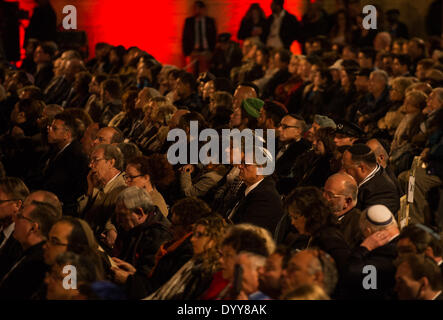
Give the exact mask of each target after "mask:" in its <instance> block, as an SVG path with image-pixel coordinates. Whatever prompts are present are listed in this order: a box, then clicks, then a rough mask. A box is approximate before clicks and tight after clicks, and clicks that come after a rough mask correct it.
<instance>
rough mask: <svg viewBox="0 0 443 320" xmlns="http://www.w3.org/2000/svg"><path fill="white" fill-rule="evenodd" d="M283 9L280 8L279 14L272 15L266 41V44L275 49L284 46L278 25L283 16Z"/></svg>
mask: <svg viewBox="0 0 443 320" xmlns="http://www.w3.org/2000/svg"><path fill="white" fill-rule="evenodd" d="M285 12H286V11H285V10H282V11H281V12H280V14H279V15H278V16H277V15H275V14H274V15H273V16H274V20H273V21H272V24H271V28H270V30H269V36H268V39H267V41H266V46H268V47H273V48H275V49H281V48H283V47H284V45H283V42H282V41H281V39H280V27H281V24H282V21H283V17H284V16H285Z"/></svg>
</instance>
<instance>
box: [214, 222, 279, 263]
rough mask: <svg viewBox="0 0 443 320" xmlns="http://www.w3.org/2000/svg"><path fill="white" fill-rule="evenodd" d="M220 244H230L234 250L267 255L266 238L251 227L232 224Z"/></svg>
mask: <svg viewBox="0 0 443 320" xmlns="http://www.w3.org/2000/svg"><path fill="white" fill-rule="evenodd" d="M222 246H230V247H232V249H234V250H235V252H237V253H240V252H241V251H248V252H251V253H255V254H258V255H261V256H264V257H267V256H269V254H270V253H271V252H269V250H268V246H267V243H266V239H265V238H264V237H262V236H261V235H259V234H258V233H257V232H256V231H254V230H253V229H246V228H242V227H238V226H232V227H231V228H230V229H229V232H228V234H227V235H226V237H225V238H224V239H223V242H222Z"/></svg>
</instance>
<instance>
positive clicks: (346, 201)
mask: <svg viewBox="0 0 443 320" xmlns="http://www.w3.org/2000/svg"><path fill="white" fill-rule="evenodd" d="M351 205H352V198H351V197H346V198H345V204H344V205H343V210H345V209H347V208H349V207H350V206H351Z"/></svg>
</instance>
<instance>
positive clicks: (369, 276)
mask: <svg viewBox="0 0 443 320" xmlns="http://www.w3.org/2000/svg"><path fill="white" fill-rule="evenodd" d="M360 229H361V232H362V233H363V236H364V237H365V238H366V239H365V240H364V241H363V242H362V243H361V245H360V247H358V248H356V249H354V250H353V251H352V253H351V255H350V257H349V260H348V266H347V270H346V272H345V273H344V277H345V279H344V288H345V289H344V290H346V293H345V295H346V298H349V299H377V300H389V299H392V298H393V296H394V292H393V290H394V285H395V266H394V260H395V259H396V257H397V249H396V245H397V241H398V236H399V234H400V231H399V229H398V225H397V222H396V220H395V217H394V215H393V214H392V212H391V211H389V209H388V208H387V207H385V206H384V205H378V204H377V205H374V206H371V207H369V208H367V209H366V210H364V211H363V212H362V215H361V218H360Z"/></svg>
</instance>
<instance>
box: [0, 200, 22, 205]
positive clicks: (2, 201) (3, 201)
mask: <svg viewBox="0 0 443 320" xmlns="http://www.w3.org/2000/svg"><path fill="white" fill-rule="evenodd" d="M19 200H21V199H8V200H0V205H2V204H3V203H6V202H10V201H19Z"/></svg>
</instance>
